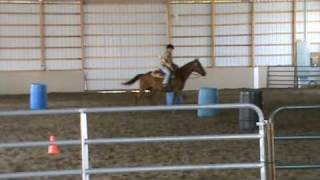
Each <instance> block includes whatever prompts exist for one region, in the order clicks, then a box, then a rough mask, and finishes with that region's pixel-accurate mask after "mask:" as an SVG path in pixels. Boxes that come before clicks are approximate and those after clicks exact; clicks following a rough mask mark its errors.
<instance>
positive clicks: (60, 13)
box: [44, 4, 82, 70]
mask: <svg viewBox="0 0 320 180" xmlns="http://www.w3.org/2000/svg"><path fill="white" fill-rule="evenodd" d="M44 11H45V24H46V26H45V36H46V38H45V41H46V42H45V46H46V57H45V58H46V64H47V69H48V70H66V69H69V70H71V69H81V64H82V63H81V46H80V44H81V43H80V41H81V39H80V5H79V4H45V5H44Z"/></svg>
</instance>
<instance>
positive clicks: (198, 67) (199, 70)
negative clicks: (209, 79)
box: [193, 59, 207, 76]
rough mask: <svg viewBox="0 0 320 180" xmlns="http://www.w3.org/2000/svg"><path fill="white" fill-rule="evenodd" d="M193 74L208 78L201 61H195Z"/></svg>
mask: <svg viewBox="0 0 320 180" xmlns="http://www.w3.org/2000/svg"><path fill="white" fill-rule="evenodd" d="M193 72H196V73H198V74H200V75H201V76H206V74H207V73H206V70H205V69H204V68H203V66H202V64H201V62H200V61H199V59H195V60H194V61H193Z"/></svg>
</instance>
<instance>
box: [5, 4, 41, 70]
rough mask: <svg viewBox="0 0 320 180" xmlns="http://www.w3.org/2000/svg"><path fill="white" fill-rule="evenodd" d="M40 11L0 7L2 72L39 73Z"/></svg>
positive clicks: (30, 6)
mask: <svg viewBox="0 0 320 180" xmlns="http://www.w3.org/2000/svg"><path fill="white" fill-rule="evenodd" d="M38 14H39V8H38V6H37V5H36V4H0V71H21V70H40V69H41V67H40V40H39V37H40V31H39V21H40V20H39V16H38Z"/></svg>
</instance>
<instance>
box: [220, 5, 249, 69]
mask: <svg viewBox="0 0 320 180" xmlns="http://www.w3.org/2000/svg"><path fill="white" fill-rule="evenodd" d="M215 11H216V14H215V18H216V20H215V22H216V23H215V26H216V27H215V29H216V30H215V51H216V53H215V54H216V57H215V59H216V60H215V61H216V66H219V67H225V66H249V65H250V64H251V60H250V58H251V57H250V54H251V51H250V46H251V28H250V27H251V24H250V22H251V15H250V12H251V8H250V4H249V3H222V4H216V10H215Z"/></svg>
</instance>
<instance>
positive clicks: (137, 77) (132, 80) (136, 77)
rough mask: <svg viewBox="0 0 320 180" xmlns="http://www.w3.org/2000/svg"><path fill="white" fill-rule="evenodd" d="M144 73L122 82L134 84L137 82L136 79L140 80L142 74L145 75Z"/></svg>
mask: <svg viewBox="0 0 320 180" xmlns="http://www.w3.org/2000/svg"><path fill="white" fill-rule="evenodd" d="M143 75H144V74H137V75H136V76H135V77H134V78H132V79H130V80H129V81H127V82H124V83H122V84H123V85H131V84H133V83H135V82H136V81H138V80H139V79H140V78H141V76H143Z"/></svg>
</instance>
